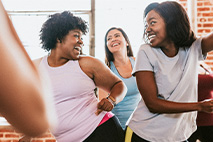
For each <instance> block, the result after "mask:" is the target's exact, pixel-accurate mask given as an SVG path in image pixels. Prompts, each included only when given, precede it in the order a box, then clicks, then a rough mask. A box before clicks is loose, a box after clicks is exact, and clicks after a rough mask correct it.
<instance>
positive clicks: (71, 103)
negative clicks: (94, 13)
mask: <svg viewBox="0 0 213 142" xmlns="http://www.w3.org/2000/svg"><path fill="white" fill-rule="evenodd" d="M143 18H144V23H145V25H144V27H145V30H144V39H145V41H146V44H143V45H141V47H140V49H139V51H138V54H137V57H136V58H135V57H133V52H132V48H131V44H130V41H129V39H128V37H127V35H126V33H125V32H124V31H123V30H122V29H121V28H115V27H113V28H111V29H109V30H108V31H107V33H106V36H105V53H106V65H107V66H108V67H107V66H106V65H105V64H104V63H102V62H101V61H100V60H98V59H96V58H94V57H90V56H85V55H82V48H83V40H82V35H84V34H86V33H87V31H88V26H87V23H86V22H85V21H84V20H83V19H81V18H80V17H76V16H74V15H73V14H72V13H70V12H69V11H64V12H62V13H56V14H54V15H51V16H50V17H49V18H48V20H47V21H46V22H45V23H44V24H43V26H42V29H41V33H40V39H41V43H42V48H43V49H44V50H46V51H48V52H49V54H48V55H47V56H45V57H42V58H40V59H37V60H35V61H34V64H35V66H36V67H37V68H39V69H44V70H45V72H47V76H46V77H47V78H49V79H50V86H51V92H53V93H52V95H53V99H54V106H55V109H56V115H57V118H58V124H59V125H58V126H57V127H56V129H55V130H54V131H52V133H53V135H54V136H55V138H56V140H57V142H82V141H84V142H123V141H126V142H130V141H131V142H147V141H152V142H159V141H161V142H183V141H187V140H188V139H189V137H190V136H191V135H192V133H193V132H194V131H195V130H196V114H197V111H202V112H208V113H212V112H213V100H206V101H202V102H197V77H198V64H199V63H198V61H199V60H204V59H205V57H206V55H207V52H209V51H211V50H213V33H211V34H210V35H208V36H206V37H200V38H196V37H195V35H194V33H193V31H192V30H191V28H190V23H189V19H188V16H187V14H186V11H185V10H184V8H183V7H182V6H181V5H180V4H178V3H177V2H171V1H168V2H162V3H151V4H150V5H148V6H147V7H146V9H145V11H144V17H143ZM110 70H111V71H110ZM44 78H45V77H44ZM95 88H99V89H101V90H103V91H102V92H106V94H107V95H106V97H102V98H101V99H100V100H98V98H97V97H96V95H95V91H94V90H95ZM100 95H104V93H103V94H100ZM120 123H121V124H120ZM28 140H29V141H30V139H28ZM20 141H25V140H24V138H23V139H22V140H20Z"/></svg>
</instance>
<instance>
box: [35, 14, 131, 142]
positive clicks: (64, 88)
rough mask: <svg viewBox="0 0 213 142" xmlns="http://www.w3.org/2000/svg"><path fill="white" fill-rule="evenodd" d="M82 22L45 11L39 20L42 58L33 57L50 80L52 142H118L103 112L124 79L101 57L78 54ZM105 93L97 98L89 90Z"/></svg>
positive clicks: (121, 91) (117, 131) (119, 133)
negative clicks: (53, 117)
mask: <svg viewBox="0 0 213 142" xmlns="http://www.w3.org/2000/svg"><path fill="white" fill-rule="evenodd" d="M86 33H87V24H86V22H85V21H84V20H82V19H81V18H80V17H76V16H74V15H73V14H72V13H70V12H68V11H65V12H62V13H57V14H54V15H51V16H50V17H49V19H48V20H47V21H46V22H45V23H44V24H43V26H42V29H41V35H40V39H41V41H42V44H43V46H42V48H43V49H45V50H47V51H50V53H49V55H48V56H45V57H43V58H41V59H38V60H36V61H35V64H37V65H38V67H39V68H41V67H43V68H45V69H46V70H47V73H48V74H49V76H50V79H51V85H52V91H53V94H54V96H53V97H54V101H55V108H56V113H57V116H58V123H59V125H58V127H57V128H56V131H54V132H52V133H53V135H54V136H55V138H56V140H57V142H71V141H72V142H82V141H84V142H112V141H114V142H115V141H116V142H123V141H124V132H123V130H122V128H121V126H120V124H119V122H118V120H117V118H116V117H115V116H113V114H112V113H109V111H111V110H112V109H113V107H114V104H117V103H118V102H120V101H121V100H122V99H123V98H124V96H125V93H126V91H127V89H126V86H125V85H124V83H123V82H122V81H121V80H120V79H119V78H117V77H116V76H115V75H114V74H113V73H112V72H111V71H110V70H109V69H108V68H107V66H106V65H105V64H104V63H102V62H101V61H99V60H97V59H96V58H93V57H90V56H82V55H80V53H81V50H82V47H83V41H82V35H83V34H86ZM96 87H100V88H102V89H103V90H105V91H107V92H108V93H109V94H110V95H109V96H108V99H107V98H103V99H102V100H100V102H99V101H98V99H97V97H96V96H95V92H94V89H95V88H96Z"/></svg>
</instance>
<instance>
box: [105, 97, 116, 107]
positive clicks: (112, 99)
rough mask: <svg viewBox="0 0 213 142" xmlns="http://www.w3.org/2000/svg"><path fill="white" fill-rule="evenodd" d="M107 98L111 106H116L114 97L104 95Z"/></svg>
mask: <svg viewBox="0 0 213 142" xmlns="http://www.w3.org/2000/svg"><path fill="white" fill-rule="evenodd" d="M106 98H107V100H109V102H110V103H111V104H112V105H113V106H116V100H115V98H113V97H112V96H110V95H109V96H107V97H106Z"/></svg>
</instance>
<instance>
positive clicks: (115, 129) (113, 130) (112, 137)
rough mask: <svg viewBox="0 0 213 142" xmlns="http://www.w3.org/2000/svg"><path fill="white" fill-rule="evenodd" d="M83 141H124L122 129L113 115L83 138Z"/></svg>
mask: <svg viewBox="0 0 213 142" xmlns="http://www.w3.org/2000/svg"><path fill="white" fill-rule="evenodd" d="M84 142H124V130H123V129H122V127H121V125H120V122H119V120H118V118H117V117H116V116H113V117H112V118H110V119H109V120H107V121H106V122H104V123H103V124H101V125H100V126H98V127H97V128H96V129H95V130H94V131H93V133H92V134H91V135H90V136H89V137H88V138H86V139H85V140H84Z"/></svg>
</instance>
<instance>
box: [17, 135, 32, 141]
mask: <svg viewBox="0 0 213 142" xmlns="http://www.w3.org/2000/svg"><path fill="white" fill-rule="evenodd" d="M18 142H31V137H28V136H23V137H21V138H20V139H19V141H18Z"/></svg>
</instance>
